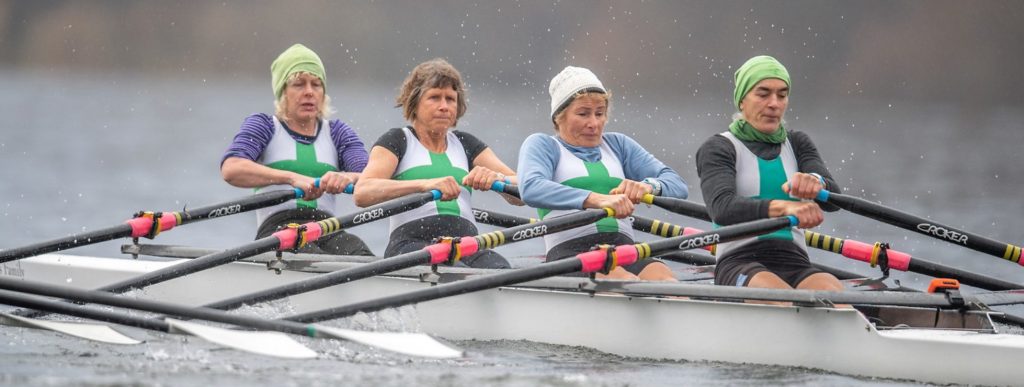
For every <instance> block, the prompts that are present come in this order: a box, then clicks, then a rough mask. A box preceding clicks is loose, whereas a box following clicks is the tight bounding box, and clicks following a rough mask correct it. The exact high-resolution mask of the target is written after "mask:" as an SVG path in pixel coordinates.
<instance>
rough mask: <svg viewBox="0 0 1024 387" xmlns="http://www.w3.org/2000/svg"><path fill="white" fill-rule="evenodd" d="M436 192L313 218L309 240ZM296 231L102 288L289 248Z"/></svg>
mask: <svg viewBox="0 0 1024 387" xmlns="http://www.w3.org/2000/svg"><path fill="white" fill-rule="evenodd" d="M437 196H438V195H437V194H436V193H435V192H434V191H431V192H421V193H416V194H412V195H408V196H403V197H401V198H398V199H393V200H389V201H386V202H383V203H380V204H377V205H375V206H371V207H367V208H365V209H363V210H362V211H359V212H354V213H350V214H346V215H342V216H337V217H333V218H328V219H325V220H321V221H319V222H311V223H308V224H306V225H304V226H308V227H310V228H312V229H315V230H316V231H317V232H318V234H317V235H314V236H309V238H310V241H315V240H316V239H318V238H322V237H325V236H328V235H331V234H335V233H337V232H339V231H341V230H342V229H346V228H350V227H353V226H356V225H360V224H365V223H369V222H372V221H375V220H379V219H383V218H386V217H388V216H391V215H393V214H397V213H400V212H405V211H408V210H411V209H413V208H416V207H419V206H421V205H423V204H424V203H426V202H428V201H431V200H434V198H435V197H437ZM297 234H298V231H295V230H282V231H278V232H276V233H274V234H273V235H271V236H268V237H266V238H262V239H259V240H256V241H254V242H252V243H248V244H246V245H244V246H240V247H236V248H233V249H229V250H225V251H223V252H220V253H215V254H210V255H207V256H204V257H199V258H196V259H193V260H191V261H188V262H184V263H181V264H178V265H174V266H171V267H167V268H164V269H160V270H155V271H152V272H149V273H146V274H143V275H141V276H138V277H134V278H129V279H127V280H124V281H121V282H118V283H116V284H112V285H108V286H104V287H102V288H100V290H105V291H108V292H115V293H119V292H125V291H128V290H130V289H134V288H140V287H146V286H149V285H153V284H157V283H160V282H164V281H167V280H171V279H174V278H178V277H181V276H184V275H188V274H192V273H195V272H198V271H201V270H206V269H209V268H211V267H216V266H219V265H223V264H226V263H230V262H234V261H237V260H240V259H243V258H248V257H251V256H253V255H257V254H260V253H265V252H268V251H274V250H286V249H290V248H292V247H294V246H296V244H297V243H298V239H301V238H299V237H298V236H297Z"/></svg>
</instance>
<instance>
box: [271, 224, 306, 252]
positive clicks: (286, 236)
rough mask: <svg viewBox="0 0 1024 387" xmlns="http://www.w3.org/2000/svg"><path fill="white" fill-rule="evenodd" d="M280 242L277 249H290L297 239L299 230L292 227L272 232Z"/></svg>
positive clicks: (293, 246)
mask: <svg viewBox="0 0 1024 387" xmlns="http://www.w3.org/2000/svg"><path fill="white" fill-rule="evenodd" d="M272 235H273V236H275V237H277V240H278V241H280V242H281V243H280V244H278V245H277V249H278V250H291V249H294V248H295V243H296V242H298V240H299V232H298V230H297V229H294V228H286V229H283V230H281V231H278V232H275V233H273V234H272Z"/></svg>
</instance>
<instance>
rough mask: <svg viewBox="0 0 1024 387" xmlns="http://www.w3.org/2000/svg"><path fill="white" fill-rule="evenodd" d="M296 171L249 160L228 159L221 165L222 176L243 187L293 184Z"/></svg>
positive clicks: (234, 184)
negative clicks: (275, 167)
mask: <svg viewBox="0 0 1024 387" xmlns="http://www.w3.org/2000/svg"><path fill="white" fill-rule="evenodd" d="M294 175H295V173H294V172H289V171H283V170H280V169H274V168H270V167H267V166H265V165H261V164H258V163H255V162H252V161H249V160H243V159H228V160H227V161H225V162H224V165H223V166H222V167H221V177H223V178H224V181H226V182H227V183H228V184H231V185H233V186H235V187H241V188H257V187H265V186H268V185H275V184H287V185H291V184H292V181H293V180H294Z"/></svg>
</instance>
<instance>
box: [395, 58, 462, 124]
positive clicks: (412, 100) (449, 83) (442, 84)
mask: <svg viewBox="0 0 1024 387" xmlns="http://www.w3.org/2000/svg"><path fill="white" fill-rule="evenodd" d="M446 87H450V88H452V89H454V90H455V93H456V94H458V96H459V98H458V109H457V110H456V113H455V122H453V123H452V127H454V126H456V125H458V123H459V118H462V115H463V114H466V108H467V107H468V106H467V103H466V89H465V86H464V85H463V83H462V75H461V74H459V70H456V69H455V67H454V66H452V65H451V64H450V63H448V61H446V60H444V59H441V58H435V59H431V60H428V61H426V62H423V63H420V64H419V65H417V66H416V68H414V69H412V72H410V73H409V76H407V77H406V78H405V81H403V82H402V87H401V88H400V89H399V92H398V97H397V98H395V107H400V108H402V116H403V117H405V120H406V121H409V122H413V121H415V120H416V109H417V108H418V107H419V105H420V97H422V96H423V93H424V92H426V91H427V90H430V89H434V88H446Z"/></svg>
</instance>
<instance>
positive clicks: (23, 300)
mask: <svg viewBox="0 0 1024 387" xmlns="http://www.w3.org/2000/svg"><path fill="white" fill-rule="evenodd" d="M0 304H6V305H11V306H18V307H22V308H30V309H35V310H45V311H47V312H49V313H59V314H63V315H68V316H75V317H81V318H87V319H90V320H96V321H105V322H109V323H114V324H120V325H126V326H130V327H136V328H142V329H149V330H154V331H160V332H167V331H169V330H170V326H169V325H168V324H167V323H166V322H164V321H163V320H157V319H151V318H141V317H136V316H132V315H128V314H124V313H116V312H113V311H109V310H103V309H94V308H88V307H85V306H82V305H77V304H72V303H67V302H61V301H54V300H51V299H47V298H42V297H38V296H31V295H28V294H24V293H19V292H13V291H10V290H0Z"/></svg>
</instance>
